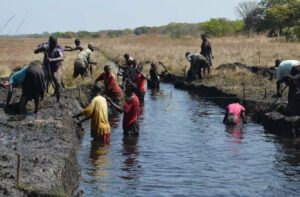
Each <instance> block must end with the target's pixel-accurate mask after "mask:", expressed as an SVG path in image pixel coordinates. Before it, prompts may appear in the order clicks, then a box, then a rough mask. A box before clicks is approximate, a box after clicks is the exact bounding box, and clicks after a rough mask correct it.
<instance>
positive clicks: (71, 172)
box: [0, 89, 82, 196]
mask: <svg viewBox="0 0 300 197" xmlns="http://www.w3.org/2000/svg"><path fill="white" fill-rule="evenodd" d="M2 90H3V89H2ZM2 90H1V93H0V97H1V98H5V97H6V92H5V91H2ZM16 94H17V95H20V93H19V91H17V93H16ZM77 97H78V90H65V91H64V93H63V95H62V98H61V101H60V103H57V102H55V97H50V96H49V97H45V98H44V100H43V101H42V103H41V109H40V110H39V112H38V113H37V114H33V113H32V112H31V111H32V110H31V109H30V108H32V109H33V104H30V105H29V112H28V113H27V114H26V116H24V115H8V114H6V113H5V112H4V110H0V131H1V132H0V141H1V146H0V196H2V195H5V196H61V195H68V196H70V195H71V194H72V192H73V191H74V190H75V189H76V188H77V186H78V181H79V175H80V171H79V170H80V168H79V166H78V163H77V160H76V152H77V150H78V148H79V146H80V140H79V138H80V136H82V133H81V132H80V130H79V128H77V127H76V124H74V121H73V119H72V118H71V116H72V114H74V113H77V112H78V111H79V110H80V109H81V106H80V103H79V101H78V100H77ZM17 100H18V96H17V97H16V98H15V99H14V101H17ZM0 107H2V108H3V107H4V104H1V105H0ZM16 154H20V156H21V169H20V171H21V175H20V183H19V187H16V178H17V177H16V171H17V156H16Z"/></svg>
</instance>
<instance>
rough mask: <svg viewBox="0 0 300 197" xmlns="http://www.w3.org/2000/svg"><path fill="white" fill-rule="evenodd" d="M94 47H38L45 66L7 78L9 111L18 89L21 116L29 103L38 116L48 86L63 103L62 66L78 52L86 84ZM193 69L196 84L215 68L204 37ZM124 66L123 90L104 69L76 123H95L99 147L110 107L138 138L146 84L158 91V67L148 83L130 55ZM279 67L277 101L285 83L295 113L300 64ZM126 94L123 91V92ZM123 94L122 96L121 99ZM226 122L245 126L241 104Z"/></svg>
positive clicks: (77, 70)
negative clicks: (67, 56) (68, 55)
mask: <svg viewBox="0 0 300 197" xmlns="http://www.w3.org/2000/svg"><path fill="white" fill-rule="evenodd" d="M94 50H95V47H94V46H93V45H92V44H89V45H88V47H87V48H86V49H85V48H83V47H82V46H81V44H80V40H78V39H76V40H75V47H70V46H65V48H62V47H61V46H60V45H59V44H58V43H57V39H56V38H55V37H53V36H50V37H49V40H48V42H45V43H42V44H40V45H38V47H37V48H36V49H35V50H34V53H35V54H37V53H41V52H42V53H44V58H43V63H41V62H40V61H34V62H31V63H30V64H29V65H28V66H25V67H24V68H22V69H20V70H16V71H15V72H13V73H12V75H11V76H10V77H9V80H8V82H7V84H6V86H7V87H8V94H7V100H6V105H9V103H10V101H11V98H12V91H13V88H14V87H17V86H20V87H22V89H23V92H22V96H21V99H20V110H21V112H24V110H25V105H26V103H27V102H28V101H29V100H32V99H33V100H34V101H35V113H36V112H37V111H38V109H39V102H40V100H42V99H43V97H44V94H45V91H46V92H48V87H49V85H52V86H53V88H54V94H55V96H56V100H57V102H59V100H60V95H61V91H62V89H63V88H64V83H63V79H62V72H63V67H62V62H63V61H64V51H79V54H78V56H77V58H76V59H75V60H74V73H73V78H74V79H75V78H77V77H78V76H79V75H80V76H81V77H82V78H85V77H86V76H87V75H88V73H89V72H90V74H92V70H93V69H92V67H93V65H96V64H97V63H96V62H95V61H94V58H93V51H94ZM185 56H186V58H187V60H188V61H189V62H190V64H191V66H190V69H189V71H188V76H187V79H188V80H189V81H193V80H195V79H201V78H202V76H203V75H205V74H206V72H207V73H208V74H209V73H210V67H211V66H212V59H213V58H214V56H213V55H212V47H211V44H210V42H209V41H208V40H207V37H206V36H205V35H202V44H201V52H200V54H193V53H190V52H187V53H186V54H185ZM124 60H125V63H124V64H123V65H120V66H119V70H118V73H117V76H122V84H121V85H119V83H118V80H117V76H116V75H115V74H114V73H113V72H112V68H111V66H109V65H105V66H104V72H103V73H101V74H100V75H99V76H98V77H97V78H96V79H95V81H94V88H93V89H94V90H95V91H94V93H95V95H94V96H95V97H94V98H93V99H92V101H91V103H90V104H89V105H88V106H87V107H86V108H85V109H84V110H83V111H82V112H80V113H78V114H76V115H74V116H73V117H74V118H79V117H80V116H85V118H84V119H82V120H80V121H79V122H78V124H81V123H82V122H84V121H86V120H88V119H91V128H92V132H91V134H92V136H93V137H94V138H95V139H98V140H99V141H100V142H103V143H109V141H110V125H109V121H108V106H111V108H114V109H115V110H116V111H118V112H122V113H124V117H123V129H124V136H129V135H134V136H137V135H138V134H139V125H138V121H137V120H138V116H139V107H140V104H141V103H143V102H144V96H145V93H146V87H145V86H146V83H147V84H148V88H150V89H159V84H160V74H159V73H158V70H157V66H156V64H154V63H152V64H151V69H150V73H149V74H150V75H149V77H147V76H145V75H144V74H143V72H142V71H143V65H138V64H137V61H136V60H135V59H134V58H133V57H131V56H130V55H129V54H124ZM275 67H277V71H276V72H277V73H276V77H277V96H279V97H280V96H281V94H282V92H283V91H282V88H281V84H282V83H286V84H287V86H288V87H289V94H288V101H289V103H288V106H289V107H290V108H291V109H293V110H297V111H299V110H298V109H299V108H300V107H299V106H300V104H299V100H300V91H299V90H300V61H297V60H284V61H282V60H276V61H275ZM100 81H103V84H104V91H103V92H101V91H100V88H97V87H98V86H99V82H100ZM122 89H123V90H124V91H123V90H122ZM123 92H124V93H123ZM223 122H224V123H225V124H227V125H236V124H240V123H241V122H243V123H246V119H245V108H244V107H243V106H242V105H241V104H240V103H232V104H230V105H228V106H227V108H226V114H225V116H224V119H223Z"/></svg>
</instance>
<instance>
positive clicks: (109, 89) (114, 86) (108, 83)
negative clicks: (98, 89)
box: [94, 65, 122, 103]
mask: <svg viewBox="0 0 300 197" xmlns="http://www.w3.org/2000/svg"><path fill="white" fill-rule="evenodd" d="M101 80H103V81H104V86H105V95H106V96H108V97H110V98H111V99H112V100H113V101H114V102H116V103H119V102H120V101H121V100H122V90H121V88H120V86H119V84H118V81H117V78H116V76H115V75H114V74H113V73H112V71H111V67H110V66H109V65H105V66H104V72H103V73H101V74H100V75H99V76H98V77H97V79H96V80H95V85H94V86H97V82H98V81H101Z"/></svg>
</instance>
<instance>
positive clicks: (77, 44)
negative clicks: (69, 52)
mask: <svg viewBox="0 0 300 197" xmlns="http://www.w3.org/2000/svg"><path fill="white" fill-rule="evenodd" d="M74 43H75V45H76V46H80V40H79V39H78V38H77V39H75V40H74Z"/></svg>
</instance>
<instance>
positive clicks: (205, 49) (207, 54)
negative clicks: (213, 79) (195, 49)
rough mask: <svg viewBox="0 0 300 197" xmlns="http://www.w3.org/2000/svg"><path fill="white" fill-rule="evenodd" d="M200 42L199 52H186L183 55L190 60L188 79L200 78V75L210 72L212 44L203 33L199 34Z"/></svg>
mask: <svg viewBox="0 0 300 197" xmlns="http://www.w3.org/2000/svg"><path fill="white" fill-rule="evenodd" d="M201 38H202V44H201V50H200V54H196V53H190V52H186V54H185V57H186V59H187V60H188V61H189V62H190V65H191V66H190V69H189V70H188V73H187V79H188V81H193V80H195V79H202V76H203V75H205V74H206V71H207V74H209V73H210V68H211V67H212V59H214V56H213V54H212V46H211V43H210V42H209V41H208V39H207V36H206V35H205V34H202V35H201Z"/></svg>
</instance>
